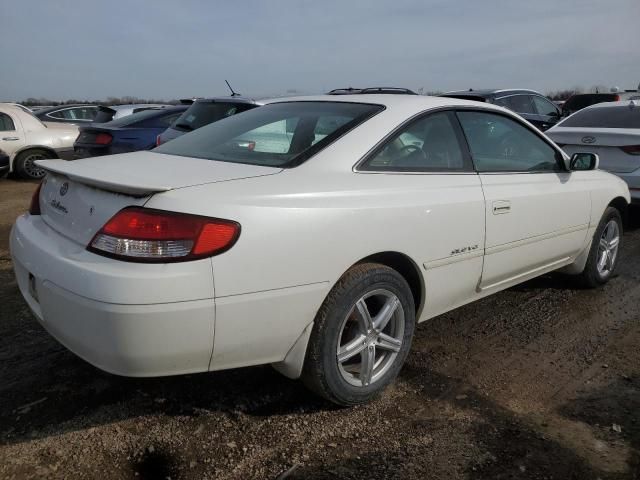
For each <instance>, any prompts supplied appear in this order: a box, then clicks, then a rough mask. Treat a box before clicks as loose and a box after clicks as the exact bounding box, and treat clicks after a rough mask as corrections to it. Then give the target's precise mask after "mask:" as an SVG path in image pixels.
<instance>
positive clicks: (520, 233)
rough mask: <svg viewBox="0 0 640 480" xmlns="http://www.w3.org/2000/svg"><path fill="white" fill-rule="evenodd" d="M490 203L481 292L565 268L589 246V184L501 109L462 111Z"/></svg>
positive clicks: (541, 138)
mask: <svg viewBox="0 0 640 480" xmlns="http://www.w3.org/2000/svg"><path fill="white" fill-rule="evenodd" d="M457 116H458V119H459V121H460V124H461V126H462V129H463V131H464V134H465V138H466V140H467V143H468V146H469V150H470V152H471V155H472V158H473V161H474V164H475V168H476V169H477V171H478V172H479V175H480V181H481V183H482V189H483V192H484V196H485V201H486V210H485V217H486V238H485V245H484V248H485V258H484V266H483V271H482V279H481V281H480V283H479V290H481V291H490V290H499V289H501V288H506V287H508V286H509V285H512V284H515V283H518V282H519V281H523V280H525V279H526V278H528V277H531V276H535V275H536V274H539V273H543V272H544V271H548V270H551V269H554V268H559V267H561V266H563V265H566V264H567V263H570V261H571V260H572V259H573V258H575V257H576V256H577V255H578V253H579V252H580V251H581V250H582V249H583V248H584V244H585V239H586V234H587V228H588V225H589V220H590V214H591V201H590V193H589V188H588V183H587V182H586V180H585V178H584V177H581V176H580V175H576V174H575V173H577V172H574V173H572V172H569V171H566V170H565V167H564V160H563V159H562V156H561V153H560V152H559V150H557V149H556V148H555V147H554V146H553V145H552V144H551V143H550V142H549V141H548V140H547V139H546V138H544V136H543V135H541V134H539V133H538V132H536V131H534V130H532V129H531V128H530V127H528V126H527V125H526V124H524V123H523V122H520V121H519V120H517V119H516V118H514V117H511V116H507V115H505V114H502V113H499V112H490V111H486V110H485V111H479V110H459V111H458V113H457Z"/></svg>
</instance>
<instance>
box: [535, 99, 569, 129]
mask: <svg viewBox="0 0 640 480" xmlns="http://www.w3.org/2000/svg"><path fill="white" fill-rule="evenodd" d="M531 100H532V101H533V106H534V107H535V108H536V111H537V112H538V116H539V119H540V126H539V128H540V130H542V131H543V132H544V131H545V130H547V129H549V128H551V127H553V126H554V125H555V124H556V123H558V120H560V117H561V116H562V115H561V113H560V109H559V108H558V107H557V106H556V105H555V104H554V103H552V102H550V101H549V100H547V99H546V98H544V97H542V96H540V95H531Z"/></svg>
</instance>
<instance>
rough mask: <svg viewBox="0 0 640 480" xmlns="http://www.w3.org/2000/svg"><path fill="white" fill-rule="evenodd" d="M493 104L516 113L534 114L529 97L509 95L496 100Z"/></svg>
mask: <svg viewBox="0 0 640 480" xmlns="http://www.w3.org/2000/svg"><path fill="white" fill-rule="evenodd" d="M495 103H496V104H497V105H500V106H502V107H506V108H508V109H509V110H513V111H514V112H517V113H536V111H535V110H534V108H533V104H532V103H531V97H530V96H529V95H510V96H508V97H502V98H497V99H496V100H495Z"/></svg>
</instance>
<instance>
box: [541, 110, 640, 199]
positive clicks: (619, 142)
mask: <svg viewBox="0 0 640 480" xmlns="http://www.w3.org/2000/svg"><path fill="white" fill-rule="evenodd" d="M546 133H547V135H548V136H549V137H551V139H552V140H553V141H554V142H556V143H557V144H558V145H560V146H561V147H562V149H563V150H564V151H565V152H566V153H567V154H568V155H573V154H574V153H578V152H592V153H597V154H598V156H599V157H600V168H601V169H602V170H606V171H608V172H611V173H614V174H616V175H618V176H619V177H620V178H622V179H623V180H624V181H625V182H627V184H628V185H629V191H630V192H631V201H632V203H634V204H638V205H640V100H625V101H620V102H606V103H598V104H595V105H591V106H590V107H586V108H584V109H582V110H579V111H577V112H576V113H574V114H573V115H571V116H569V117H567V118H566V119H564V120H563V121H562V122H560V123H558V124H557V125H556V126H555V127H553V128H551V129H549V130H547V132H546Z"/></svg>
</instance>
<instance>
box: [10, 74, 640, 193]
mask: <svg viewBox="0 0 640 480" xmlns="http://www.w3.org/2000/svg"><path fill="white" fill-rule="evenodd" d="M375 94H379V95H380V94H387V95H389V94H394V95H414V96H416V95H417V94H416V93H415V92H413V91H411V90H408V89H403V88H395V87H382V88H351V87H350V88H342V89H335V90H332V91H330V92H328V95H332V96H335V95H375ZM440 96H441V97H444V98H455V99H463V100H472V101H476V102H482V103H489V104H494V105H498V106H502V107H505V108H508V109H509V110H512V111H514V112H516V113H518V114H519V115H521V116H522V117H523V118H525V119H526V120H528V121H529V122H530V123H531V124H533V125H534V126H536V127H537V128H538V129H540V130H542V131H548V133H549V135H550V136H551V137H552V138H553V139H554V140H556V141H558V142H559V143H560V144H563V146H564V148H566V149H567V150H568V151H569V153H573V152H575V151H577V150H583V149H584V145H589V146H590V150H591V151H597V152H598V153H599V154H600V157H601V159H600V167H601V168H602V169H604V170H607V171H610V172H613V173H615V174H618V175H620V176H622V178H624V179H625V181H627V183H628V184H629V186H630V188H631V192H632V198H633V200H634V202H636V201H638V197H639V196H640V190H639V189H640V183H639V179H640V160H639V159H640V152H639V150H640V147H638V145H639V144H640V140H639V139H638V132H639V131H640V130H639V127H638V126H637V123H636V122H637V118H638V108H637V107H635V105H636V103H635V101H633V100H630V101H627V102H625V101H623V102H617V103H616V102H611V101H610V100H611V99H612V98H620V97H621V96H626V98H635V97H637V96H639V95H638V92H636V91H627V92H615V93H608V94H584V95H582V94H581V95H574V96H573V97H571V98H570V99H569V100H568V101H567V102H565V103H564V104H563V106H562V108H561V107H560V106H558V105H556V104H555V103H553V102H551V101H550V100H548V99H547V98H546V97H544V96H543V95H542V94H540V93H538V92H536V91H533V90H526V89H498V90H496V89H493V90H473V89H470V90H466V91H454V92H448V93H444V94H441V95H440ZM269 102H270V101H269V100H263V101H255V100H252V99H248V98H244V97H241V96H237V95H236V94H234V95H232V96H231V97H217V98H201V99H195V101H194V100H185V101H183V104H182V105H178V106H168V105H162V104H140V105H122V106H113V107H102V106H95V105H65V106H60V107H52V108H48V109H41V110H40V111H38V112H37V113H36V114H35V116H36V117H38V118H40V119H41V120H44V123H43V125H44V126H45V127H49V126H50V127H56V128H55V129H54V128H52V129H50V130H44V129H43V128H41V126H37V127H38V128H35V126H36V124H35V122H34V121H33V118H29V119H28V120H25V123H28V124H31V125H34V126H33V127H29V130H30V131H31V133H30V134H29V138H27V135H26V131H24V132H23V136H22V137H21V136H20V135H19V134H18V133H17V132H18V130H19V129H20V128H19V127H16V129H15V130H2V129H4V128H11V127H12V126H15V125H19V124H20V121H19V120H17V119H15V120H12V119H11V118H10V116H11V113H10V112H5V113H4V115H5V118H6V117H9V118H8V119H6V120H4V121H3V122H4V123H3V122H0V130H2V131H6V132H12V131H13V132H16V135H14V136H11V135H8V136H6V137H2V142H3V143H4V144H5V151H6V152H8V153H9V166H8V167H7V166H4V167H2V166H0V173H2V172H3V170H12V171H15V172H16V173H17V174H19V175H21V176H23V177H29V178H40V177H41V176H42V175H44V171H43V170H42V169H39V168H38V167H37V166H36V165H35V164H34V163H33V162H34V161H35V160H39V159H45V158H57V157H60V158H67V159H68V158H74V159H78V158H85V157H92V156H101V155H111V154H117V153H124V152H131V151H137V150H149V149H151V148H154V147H155V146H158V145H162V144H164V143H166V142H168V141H170V140H172V139H175V138H177V137H179V136H181V135H184V134H185V133H188V132H191V131H194V130H197V129H199V128H202V127H203V126H205V125H208V124H210V123H213V122H216V121H218V120H221V119H224V118H226V117H229V116H232V115H235V114H237V113H241V112H244V111H247V110H251V109H253V108H256V107H259V106H261V105H264V104H266V103H269ZM581 102H582V103H581ZM589 102H599V103H596V104H595V105H594V106H593V107H586V109H583V108H582V107H583V106H584V105H587V104H588V103H589ZM602 102H605V103H602ZM629 102H631V103H629ZM629 105H631V106H630V107H629ZM6 106H7V107H12V108H13V109H14V111H15V112H16V114H18V113H20V115H22V117H34V115H33V114H32V113H31V112H30V111H29V110H28V109H26V108H25V107H23V106H21V105H6ZM607 106H610V107H611V108H605V107H607ZM613 107H616V108H613ZM594 108H595V109H594ZM562 109H564V110H565V111H571V110H572V109H578V113H577V114H573V115H571V116H569V117H568V118H567V117H564V118H563V113H562V111H563V110H562ZM605 112H606V114H605ZM613 112H624V114H618V113H616V114H615V115H614V113H613ZM584 119H589V121H584ZM69 122H76V123H80V122H83V123H85V124H86V126H80V127H79V132H78V133H77V135H76V138H75V142H73V145H72V146H73V150H72V149H71V148H70V147H71V146H70V145H69V143H70V138H71V137H72V136H73V135H74V133H73V132H75V131H76V130H74V129H75V128H77V127H75V126H73V125H69ZM4 124H6V125H4ZM3 125H4V126H3ZM65 125H66V129H59V127H60V126H65ZM556 127H557V128H556ZM549 129H550V130H549ZM593 129H596V130H598V129H605V132H604V133H603V132H598V133H599V134H598V135H597V136H595V135H592V134H593V133H594V131H593ZM23 130H24V129H23ZM35 131H40V132H41V135H40V137H37V136H36V134H35V133H34V132H35ZM286 131H287V132H289V133H290V132H291V131H292V126H291V125H287V126H286ZM43 132H44V133H43ZM268 135H271V134H267V136H268ZM568 135H569V136H571V135H572V136H573V138H571V140H570V142H571V143H567V142H568V141H567V138H568V137H567V136H568ZM44 137H47V139H46V141H45V139H44ZM256 139H258V140H260V142H259V144H262V145H264V140H265V136H264V134H260V135H258V134H256ZM256 139H245V140H243V142H242V143H241V144H238V145H237V146H238V147H243V148H247V149H253V148H256V141H255V140H256ZM10 141H13V142H15V143H13V144H12V145H11V146H8V145H6V143H7V142H10ZM270 141H271V143H272V147H274V146H275V145H276V144H277V141H276V140H274V137H273V135H271V140H270ZM2 142H0V147H2V145H3V143H2ZM415 145H417V146H421V145H420V143H419V141H416V142H415ZM576 146H578V147H576ZM260 148H262V147H261V146H258V149H260ZM279 148H287V147H286V144H285V145H284V146H282V145H281V146H280V147H279Z"/></svg>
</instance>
